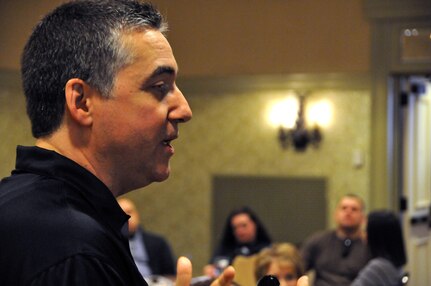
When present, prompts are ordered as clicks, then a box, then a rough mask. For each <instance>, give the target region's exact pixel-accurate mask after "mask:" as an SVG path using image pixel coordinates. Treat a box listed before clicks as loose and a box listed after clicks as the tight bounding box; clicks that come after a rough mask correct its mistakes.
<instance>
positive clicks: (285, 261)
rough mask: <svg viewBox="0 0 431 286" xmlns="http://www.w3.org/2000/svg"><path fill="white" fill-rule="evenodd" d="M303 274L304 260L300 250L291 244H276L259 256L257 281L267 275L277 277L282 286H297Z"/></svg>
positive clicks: (257, 258) (257, 259)
mask: <svg viewBox="0 0 431 286" xmlns="http://www.w3.org/2000/svg"><path fill="white" fill-rule="evenodd" d="M303 274H304V266H303V262H302V258H301V256H300V254H299V251H298V249H297V248H296V247H295V246H294V245H293V244H291V243H276V244H273V245H272V246H271V247H270V248H264V249H262V250H261V251H260V252H259V253H258V254H257V257H256V262H255V278H256V281H259V280H260V279H261V278H262V277H263V276H265V275H272V276H275V277H277V279H278V281H279V282H280V286H295V285H296V283H297V280H298V278H299V277H301V276H302V275H303Z"/></svg>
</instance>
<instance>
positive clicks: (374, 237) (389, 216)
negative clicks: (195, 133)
mask: <svg viewBox="0 0 431 286" xmlns="http://www.w3.org/2000/svg"><path fill="white" fill-rule="evenodd" d="M367 241H368V246H369V248H370V250H371V260H370V261H369V262H368V263H367V265H366V266H365V267H364V268H363V269H362V270H361V271H360V272H359V274H358V276H357V277H356V279H355V280H354V281H353V283H352V286H398V285H401V279H402V277H403V273H404V272H403V266H404V264H406V262H407V258H406V252H405V248H404V240H403V233H402V230H401V223H400V221H399V219H398V217H397V216H396V215H395V214H394V213H392V212H390V211H374V212H371V213H370V214H369V215H368V223H367Z"/></svg>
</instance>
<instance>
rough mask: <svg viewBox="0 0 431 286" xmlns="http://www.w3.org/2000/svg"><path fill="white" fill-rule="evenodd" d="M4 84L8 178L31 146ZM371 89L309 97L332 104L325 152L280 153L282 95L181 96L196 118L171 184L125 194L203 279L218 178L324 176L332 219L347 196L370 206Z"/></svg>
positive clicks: (1, 114)
mask: <svg viewBox="0 0 431 286" xmlns="http://www.w3.org/2000/svg"><path fill="white" fill-rule="evenodd" d="M0 84H1V86H5V87H4V88H1V89H0V90H1V92H0V162H1V164H0V176H1V177H4V176H6V175H8V174H9V172H10V170H11V168H12V167H13V165H14V158H15V145H16V144H24V145H26V144H27V145H30V144H33V139H32V137H31V134H30V130H29V123H28V119H27V117H26V115H25V107H24V98H23V96H22V93H21V91H20V89H19V88H16V87H10V86H7V85H6V84H5V82H4V79H3V80H2V78H1V77H0ZM367 88H368V87H365V88H362V89H361V88H360V89H358V88H353V89H349V88H341V89H340V88H338V89H327V88H326V89H322V90H317V89H316V90H314V91H313V92H312V93H311V95H310V100H318V99H320V98H322V99H323V98H324V99H328V100H329V101H330V102H331V103H332V104H333V112H334V113H333V120H332V124H331V125H330V126H329V127H328V128H326V129H324V130H323V135H324V140H323V142H322V144H321V146H320V148H319V149H308V150H307V151H306V152H304V153H297V152H294V151H293V150H291V149H289V150H282V149H281V148H280V146H279V144H278V142H277V139H276V130H275V129H274V128H273V127H270V126H269V125H268V124H267V122H266V118H265V111H266V109H267V106H268V103H269V102H270V101H271V100H274V99H280V98H282V97H284V96H285V94H286V91H285V90H279V89H278V90H270V89H267V88H266V89H264V90H257V91H254V92H250V91H249V90H246V91H241V90H238V89H236V90H235V91H232V92H226V91H225V92H222V93H220V92H217V93H214V92H211V91H208V90H206V89H202V90H200V91H196V90H195V91H193V92H190V93H187V92H185V91H184V90H183V92H185V93H186V96H187V98H188V100H189V103H190V105H191V107H192V109H193V112H194V114H193V119H192V120H191V121H190V122H189V123H186V124H184V125H183V126H181V127H180V138H179V139H178V140H177V141H176V142H174V147H175V152H176V154H175V156H174V157H173V159H172V161H171V167H172V173H171V176H170V178H169V179H168V180H167V181H165V182H162V183H154V184H152V185H150V186H149V187H147V188H145V190H137V191H135V192H132V193H130V194H127V195H126V196H128V197H130V198H132V199H133V200H135V202H136V204H137V205H138V207H139V209H140V211H141V216H142V221H143V224H144V225H145V227H146V228H147V229H149V230H152V231H154V232H157V233H160V234H163V235H165V236H166V238H167V239H168V240H169V241H170V243H171V245H172V247H173V250H174V252H175V254H176V255H177V256H179V255H186V256H188V257H190V258H191V259H192V261H193V265H194V275H200V274H201V269H202V267H203V266H204V264H205V263H206V262H207V260H208V259H209V256H210V253H211V249H210V248H211V247H210V243H211V238H210V233H211V230H210V225H211V183H212V176H214V175H216V174H218V175H220V174H221V175H229V174H233V175H252V176H256V175H259V176H285V177H325V178H327V182H328V186H327V203H328V212H330V213H328V218H330V219H331V218H332V210H333V209H334V207H335V202H336V200H337V199H338V198H339V197H340V196H341V195H342V194H344V193H346V192H349V193H358V194H360V195H361V196H363V198H364V199H365V201H366V202H368V196H369V192H370V190H369V164H368V160H369V154H370V146H369V141H370V91H369V90H368V89H367ZM356 150H359V151H361V152H362V153H363V155H364V158H365V164H364V166H363V167H362V168H354V167H353V165H352V157H353V153H354V152H355V151H356ZM298 208H300V202H298ZM310 215H312V214H310ZM286 223H288V222H286ZM327 225H328V227H330V226H332V222H331V221H328V223H327Z"/></svg>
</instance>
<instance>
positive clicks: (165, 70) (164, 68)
mask: <svg viewBox="0 0 431 286" xmlns="http://www.w3.org/2000/svg"><path fill="white" fill-rule="evenodd" d="M175 73H176V71H175V69H174V68H173V67H171V66H160V67H158V68H156V69H155V70H154V71H153V72H152V74H151V75H150V76H149V79H152V78H155V77H157V76H159V75H162V74H169V75H174V74H175Z"/></svg>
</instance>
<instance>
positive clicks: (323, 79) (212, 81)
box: [177, 73, 371, 96]
mask: <svg viewBox="0 0 431 286" xmlns="http://www.w3.org/2000/svg"><path fill="white" fill-rule="evenodd" d="M177 84H178V86H179V88H180V89H181V91H182V92H183V93H184V94H185V95H186V96H187V94H190V95H192V94H199V93H203V92H205V93H208V92H209V93H211V94H223V93H227V92H247V91H252V92H259V91H268V90H286V89H296V90H307V91H312V90H324V89H348V90H367V89H368V90H369V89H370V85H371V78H370V75H369V74H368V73H357V74H348V73H328V74H278V75H255V76H232V77H205V78H202V77H190V78H181V77H180V78H179V79H178V80H177Z"/></svg>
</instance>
